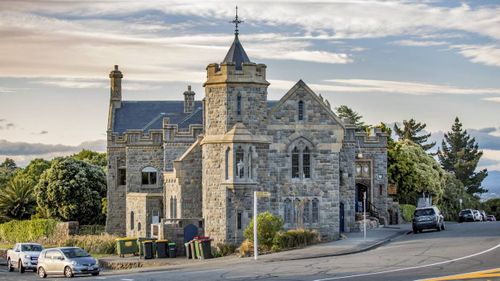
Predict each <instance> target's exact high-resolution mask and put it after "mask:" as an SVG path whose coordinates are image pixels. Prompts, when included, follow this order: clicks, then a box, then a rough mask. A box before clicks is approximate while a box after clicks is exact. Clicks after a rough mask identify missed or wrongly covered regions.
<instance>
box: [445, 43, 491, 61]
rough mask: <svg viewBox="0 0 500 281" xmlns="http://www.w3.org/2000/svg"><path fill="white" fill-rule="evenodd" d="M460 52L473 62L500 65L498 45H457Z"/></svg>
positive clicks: (455, 47)
mask: <svg viewBox="0 0 500 281" xmlns="http://www.w3.org/2000/svg"><path fill="white" fill-rule="evenodd" d="M451 48H452V49H458V50H459V51H458V52H459V53H460V54H461V55H462V56H464V57H466V58H468V59H469V60H470V61H471V62H473V63H481V64H485V65H492V66H500V46H498V45H455V46H452V47H451Z"/></svg>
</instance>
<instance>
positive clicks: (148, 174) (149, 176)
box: [141, 167, 157, 185]
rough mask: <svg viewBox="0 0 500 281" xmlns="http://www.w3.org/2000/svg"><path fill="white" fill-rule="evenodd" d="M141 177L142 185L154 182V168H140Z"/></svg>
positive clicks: (155, 174) (155, 172) (155, 176)
mask: <svg viewBox="0 0 500 281" xmlns="http://www.w3.org/2000/svg"><path fill="white" fill-rule="evenodd" d="M141 177H142V184H143V185H151V184H156V178H157V171H156V169H155V168H152V167H146V168H144V169H142V174H141Z"/></svg>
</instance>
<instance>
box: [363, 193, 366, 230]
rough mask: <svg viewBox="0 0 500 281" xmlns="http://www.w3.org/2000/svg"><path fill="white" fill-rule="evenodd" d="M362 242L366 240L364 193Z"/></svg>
mask: <svg viewBox="0 0 500 281" xmlns="http://www.w3.org/2000/svg"><path fill="white" fill-rule="evenodd" d="M363 240H366V191H363Z"/></svg>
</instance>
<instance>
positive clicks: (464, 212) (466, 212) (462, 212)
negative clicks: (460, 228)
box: [460, 210, 470, 215]
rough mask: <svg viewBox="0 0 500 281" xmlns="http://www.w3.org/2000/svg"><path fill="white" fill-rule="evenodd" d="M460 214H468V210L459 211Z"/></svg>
mask: <svg viewBox="0 0 500 281" xmlns="http://www.w3.org/2000/svg"><path fill="white" fill-rule="evenodd" d="M460 214H461V215H465V214H470V210H464V211H461V212H460Z"/></svg>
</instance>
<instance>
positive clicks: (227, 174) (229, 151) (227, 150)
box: [225, 147, 231, 180]
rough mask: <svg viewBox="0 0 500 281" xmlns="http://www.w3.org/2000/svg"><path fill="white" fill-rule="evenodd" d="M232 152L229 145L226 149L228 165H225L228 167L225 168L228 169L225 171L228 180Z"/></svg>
mask: <svg viewBox="0 0 500 281" xmlns="http://www.w3.org/2000/svg"><path fill="white" fill-rule="evenodd" d="M230 153H231V148H229V147H228V148H227V149H226V163H225V165H226V166H225V168H226V169H225V170H226V171H225V175H226V177H225V178H226V180H228V179H229V155H231V154H230Z"/></svg>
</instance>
